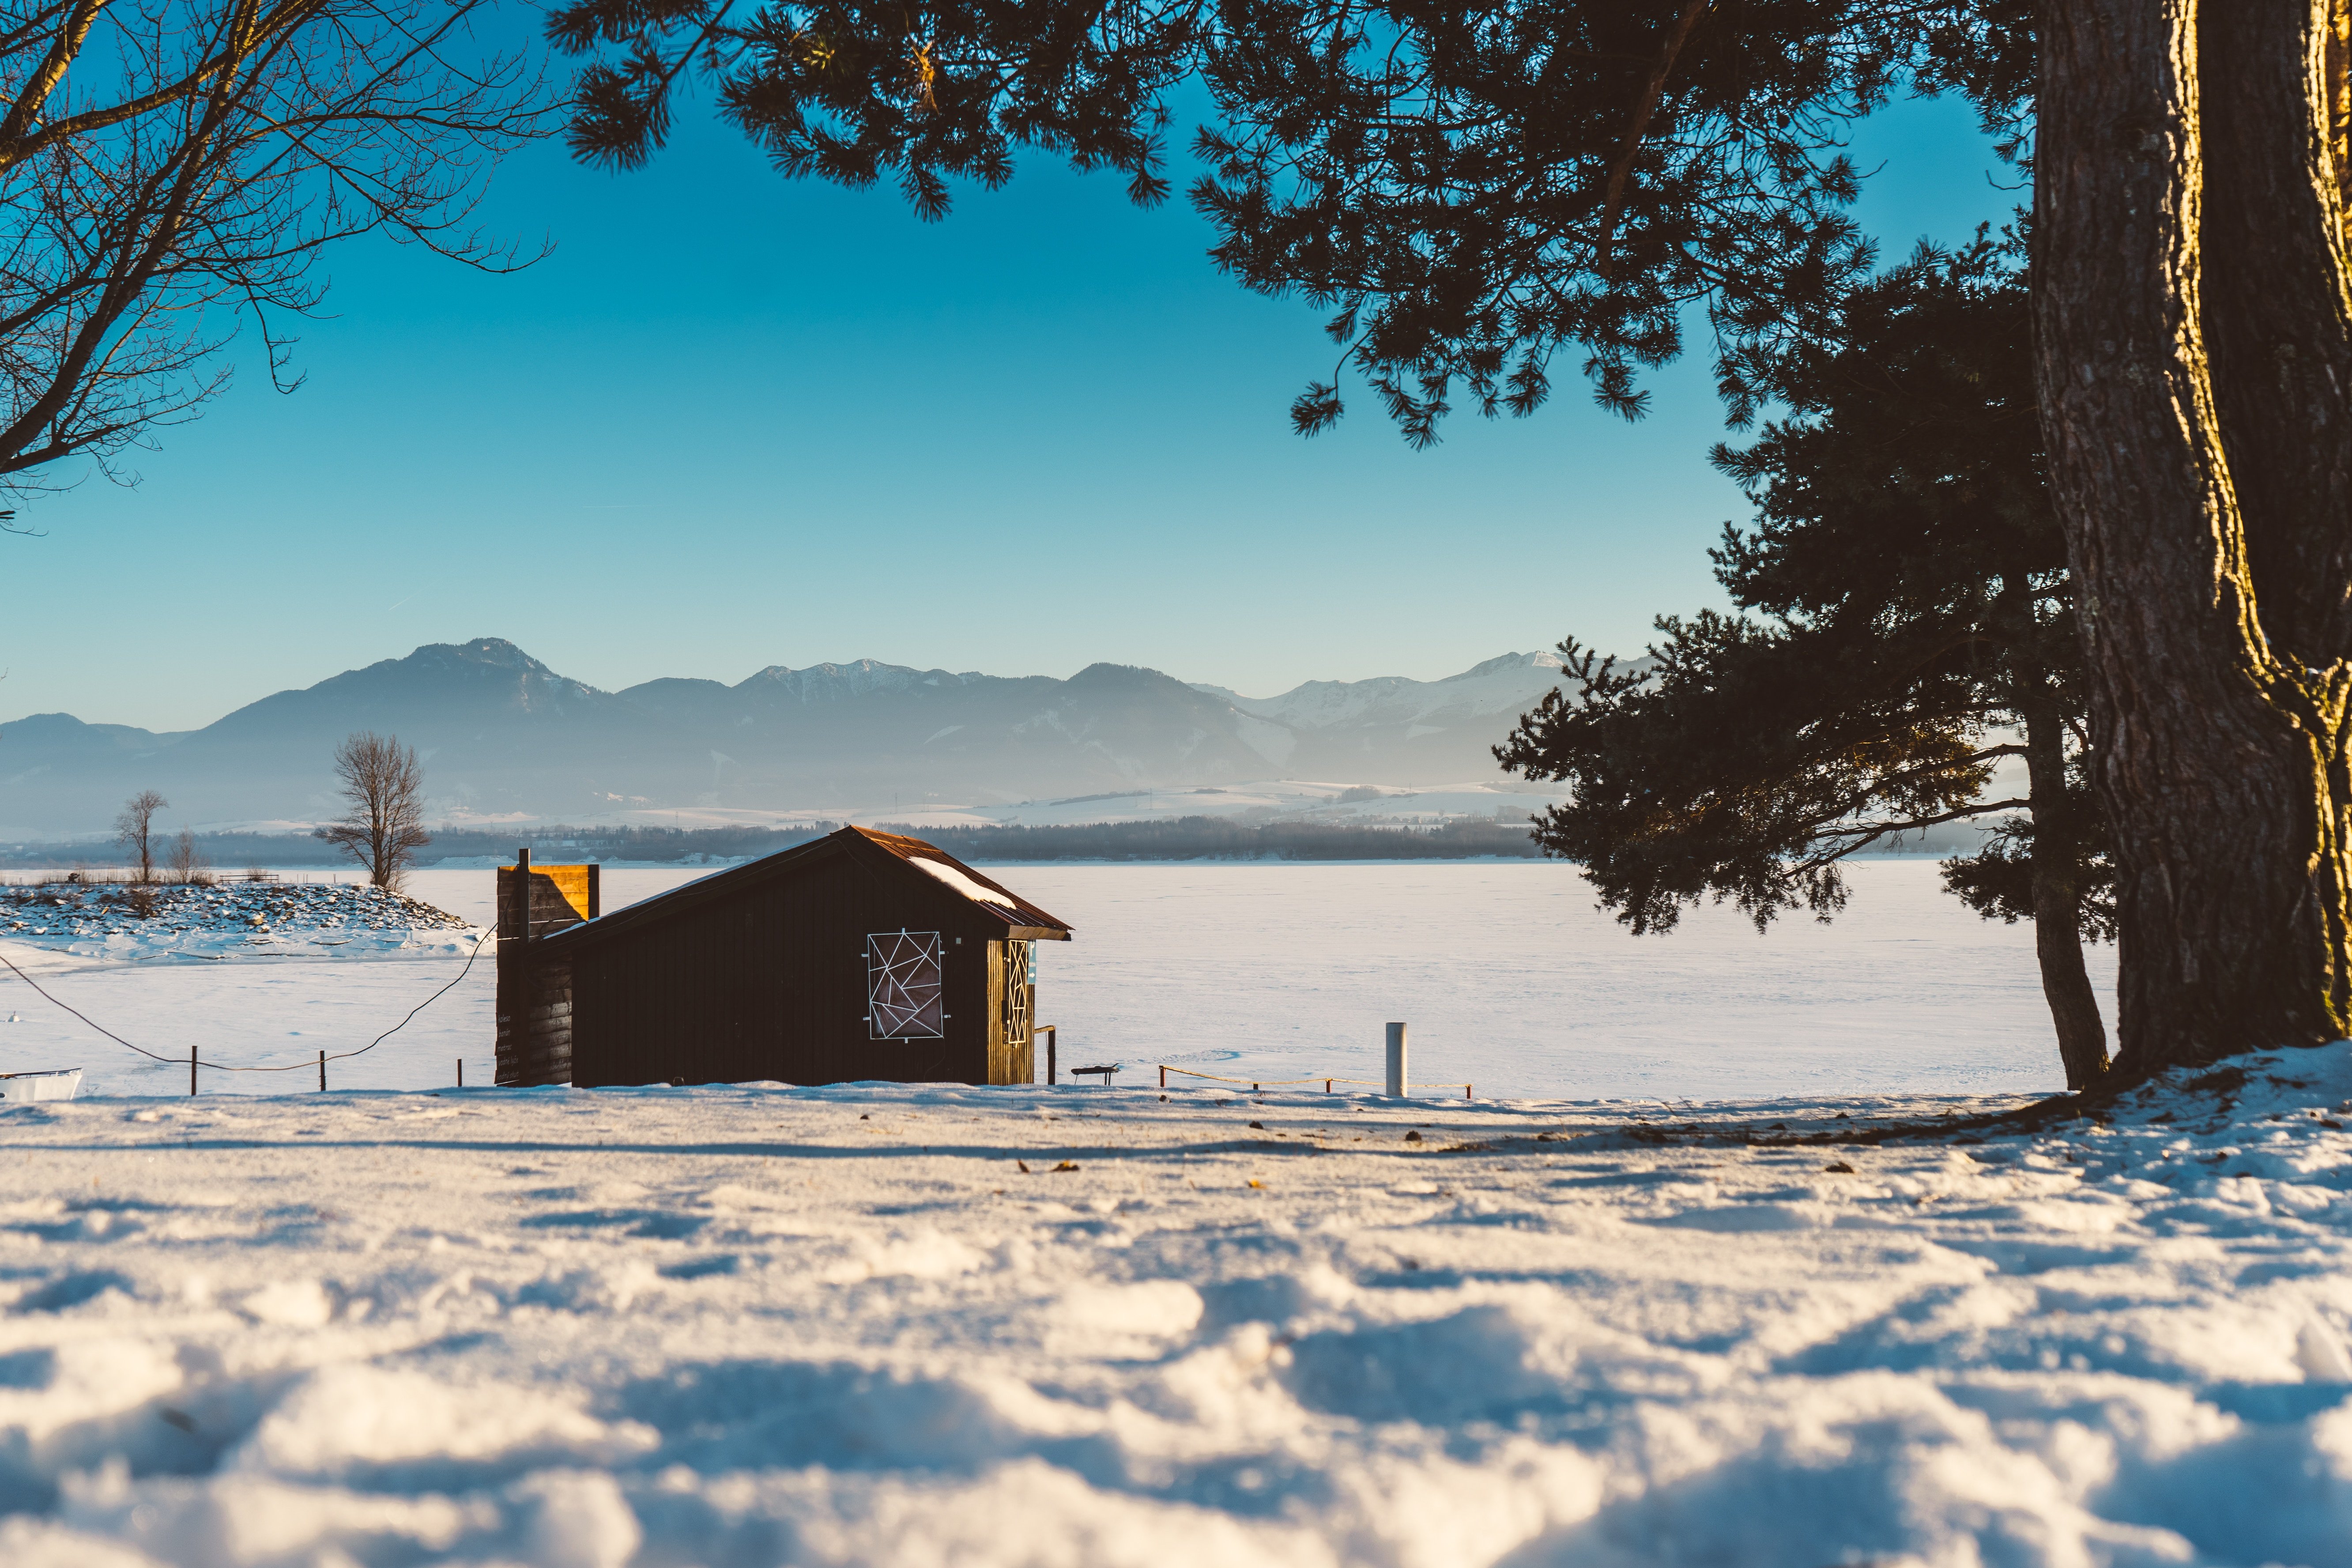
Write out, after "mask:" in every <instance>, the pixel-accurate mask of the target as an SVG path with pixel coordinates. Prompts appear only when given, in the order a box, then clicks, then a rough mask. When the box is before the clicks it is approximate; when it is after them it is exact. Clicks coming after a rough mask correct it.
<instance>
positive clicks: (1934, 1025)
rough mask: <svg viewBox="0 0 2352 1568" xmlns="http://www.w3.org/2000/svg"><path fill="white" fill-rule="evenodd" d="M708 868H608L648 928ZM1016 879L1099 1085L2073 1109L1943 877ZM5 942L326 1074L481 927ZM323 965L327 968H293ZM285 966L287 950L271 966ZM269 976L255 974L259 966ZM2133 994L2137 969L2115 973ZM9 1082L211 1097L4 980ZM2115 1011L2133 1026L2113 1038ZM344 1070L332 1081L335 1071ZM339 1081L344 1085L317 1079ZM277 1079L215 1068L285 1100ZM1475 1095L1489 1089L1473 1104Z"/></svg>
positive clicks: (442, 1054) (1412, 868)
mask: <svg viewBox="0 0 2352 1568" xmlns="http://www.w3.org/2000/svg"><path fill="white" fill-rule="evenodd" d="M706 874H707V873H706V872H703V871H678V870H618V869H608V870H607V871H606V872H605V873H604V900H605V907H606V908H608V909H619V908H622V907H624V906H625V905H626V904H628V903H630V902H633V901H635V900H637V899H640V898H644V897H646V896H647V895H648V894H650V893H653V892H656V891H659V890H661V889H666V888H670V887H675V886H677V885H678V884H679V883H681V882H684V881H686V880H688V879H691V878H693V877H696V876H700V875H706ZM994 874H995V875H996V876H997V877H998V878H999V879H1000V880H1003V882H1004V883H1005V884H1006V885H1007V886H1009V887H1011V888H1013V889H1015V890H1016V891H1018V892H1020V893H1022V894H1024V896H1026V897H1029V898H1031V899H1034V900H1036V901H1037V902H1038V903H1040V904H1042V905H1043V906H1044V907H1045V908H1046V909H1048V910H1052V911H1053V912H1054V913H1055V914H1056V915H1059V916H1060V917H1062V918H1063V919H1064V920H1066V921H1071V922H1072V923H1073V924H1075V925H1076V928H1077V935H1076V940H1075V941H1073V942H1068V943H1066V944H1063V943H1054V944H1051V945H1045V944H1041V949H1042V951H1041V952H1040V953H1039V955H1038V964H1039V970H1040V977H1039V987H1038V1001H1039V1009H1040V1013H1041V1016H1042V1017H1041V1021H1043V1022H1045V1023H1051V1024H1055V1025H1058V1026H1060V1029H1061V1036H1060V1041H1061V1051H1062V1060H1063V1061H1064V1063H1065V1064H1066V1065H1070V1066H1079V1065H1086V1064H1090V1063H1093V1062H1097V1061H1104V1060H1115V1061H1125V1062H1128V1063H1130V1064H1138V1065H1140V1064H1146V1063H1151V1062H1159V1061H1166V1062H1171V1063H1175V1064H1177V1065H1179V1066H1182V1067H1189V1068H1193V1069H1194V1070H1197V1071H1202V1072H1212V1073H1219V1074H1223V1075H1227V1076H1233V1077H1242V1078H1251V1077H1255V1078H1260V1079H1282V1078H1307V1077H1310V1076H1311V1077H1316V1078H1321V1077H1323V1076H1325V1075H1338V1076H1340V1077H1353V1078H1362V1079H1379V1078H1380V1076H1381V1041H1382V1037H1383V1026H1384V1025H1385V1023H1386V1022H1387V1021H1388V1020H1390V1019H1391V1018H1401V1019H1403V1020H1404V1021H1405V1022H1406V1023H1407V1024H1408V1025H1409V1026H1411V1030H1412V1059H1413V1073H1414V1077H1415V1078H1416V1079H1418V1080H1421V1081H1425V1082H1428V1083H1431V1084H1437V1083H1443V1082H1448V1081H1450V1082H1453V1083H1455V1084H1460V1083H1463V1082H1465V1081H1467V1082H1471V1083H1474V1084H1475V1086H1476V1087H1477V1089H1478V1092H1479V1093H1480V1094H1481V1095H1482V1096H1483V1095H1497V1094H1499V1095H1537V1096H1545V1097H1551V1096H1566V1097H1575V1098H1585V1097H1591V1096H1612V1097H1613V1096H1633V1095H1650V1096H1655V1097H1659V1098H1662V1099H1678V1098H1693V1099H1700V1100H1710V1099H1723V1098H1727V1097H1743V1096H1744V1097H1753V1096H1759V1095H1770V1094H1807V1095H1822V1094H1842V1093H1895V1092H1938V1093H1987V1092H2024V1093H2030V1092H2044V1091H2050V1090H2054V1089H2058V1088H2059V1087H2061V1084H2062V1079H2060V1077H2059V1074H2058V1060H2057V1050H2056V1047H2055V1046H2054V1044H2053V1041H2052V1037H2051V1032H2050V1022H2049V1015H2048V1013H2047V1010H2046V1009H2045V1007H2044V1005H2043V1003H2042V994H2041V985H2040V982H2039V980H2038V978H2037V976H2036V973H2035V970H2034V965H2033V937H2032V930H2031V928H2029V927H2025V926H2002V925H1997V924H1990V923H1988V922H1986V921H1980V920H1979V919H1977V918H1976V917H1975V916H1973V915H1971V914H1969V912H1968V911H1967V910H1964V909H1962V908H1961V907H1960V906H1959V905H1958V903H1957V902H1956V901H1955V900H1952V899H1950V898H1948V897H1947V896H1946V895H1945V894H1944V893H1943V892H1942V891H1940V889H1939V888H1938V885H1937V875H1936V868H1935V867H1934V866H1933V864H1931V863H1927V862H1923V861H1902V860H1880V861H1865V862H1863V863H1860V864H1858V865H1856V866H1855V867H1854V868H1853V882H1854V889H1855V890H1854V899H1853V906H1852V907H1851V908H1850V909H1849V910H1848V911H1847V912H1846V913H1845V914H1844V915H1843V917H1842V918H1841V919H1840V920H1838V921H1836V922H1835V923H1834V924H1831V925H1826V926H1824V925H1819V924H1816V923H1814V922H1812V921H1804V920H1800V921H1783V922H1782V923H1781V924H1780V925H1779V926H1777V927H1775V928H1774V929H1773V930H1772V931H1771V932H1770V933H1769V935H1767V936H1763V937H1759V936H1758V935H1757V934H1756V932H1755V931H1754V930H1753V929H1752V928H1751V927H1750V926H1749V925H1748V923H1747V922H1746V921H1744V920H1741V919H1740V918H1739V917H1738V914H1737V913H1736V912H1734V911H1730V910H1715V909H1709V910H1700V911H1698V912H1697V913H1695V914H1693V915H1691V916H1689V917H1688V918H1687V919H1686V920H1685V922H1684V925H1683V927H1682V929H1681V930H1679V931H1675V933H1673V934H1672V935H1669V936H1664V937H1643V938H1635V937H1632V936H1628V935H1627V934H1625V932H1624V931H1623V930H1622V928H1621V927H1619V926H1618V925H1617V924H1616V923H1615V922H1614V921H1612V920H1611V919H1610V918H1609V917H1608V916H1606V915H1604V914H1601V913H1599V912H1598V911H1596V910H1594V909H1593V907H1592V895H1591V889H1588V888H1587V887H1586V886H1585V884H1584V883H1583V881H1582V879H1580V878H1579V877H1578V876H1577V875H1576V873H1575V872H1574V871H1573V870H1572V869H1571V868H1568V867H1566V866H1563V865H1560V864H1559V863H1557V862H1542V861H1502V862H1495V861H1486V862H1475V863H1468V864H1447V863H1426V862H1424V863H1405V864H1394V863H1390V864H1381V865H1320V864H1318V865H1296V864H1282V863H1270V862H1269V863H1240V864H1234V863H1223V864H1217V863H1192V864H1180V865H1140V866H1125V865H1121V866H1066V865H1048V866H1009V867H999V868H995V871H994ZM491 882H492V878H491V874H490V873H489V872H488V870H470V871H425V872H421V873H419V874H418V875H417V876H416V877H415V879H414V880H413V882H412V883H411V885H410V890H411V891H412V892H413V893H414V894H415V896H416V897H418V898H419V899H421V900H425V902H427V903H429V904H432V905H435V906H436V907H438V908H440V909H443V910H448V911H450V912H451V913H452V914H454V915H456V916H457V917H458V918H459V920H460V921H465V922H470V923H471V924H474V925H479V924H481V923H484V922H487V921H489V920H490V918H491V913H492V910H491V899H492V894H491ZM61 945H62V946H65V947H71V946H72V945H74V944H73V943H72V942H64V943H62V944H61V943H59V942H57V941H54V940H48V939H44V940H43V941H39V942H36V941H32V940H28V939H26V938H24V937H16V938H11V937H9V936H8V935H6V934H5V932H0V952H5V953H7V954H8V955H9V956H11V957H13V958H14V959H15V960H16V962H17V963H20V964H26V965H28V966H32V965H40V966H43V967H42V969H40V970H37V973H41V976H42V984H44V985H47V986H48V987H49V988H50V990H51V991H52V992H53V993H54V994H56V995H57V997H58V1000H60V1001H61V1002H65V1003H68V1004H69V1005H73V1006H76V1007H79V1008H80V1009H81V1010H82V1011H83V1012H85V1013H87V1014H89V1016H90V1017H91V1018H93V1019H95V1020H96V1021H97V1022H98V1023H100V1024H102V1025H104V1026H106V1027H108V1028H110V1029H112V1030H113V1031H115V1032H116V1033H117V1034H120V1035H121V1036H123V1037H125V1038H128V1039H131V1040H132V1041H135V1042H136V1043H138V1044H140V1045H142V1046H144V1047H147V1048H148V1049H150V1050H153V1051H156V1052H158V1053H159V1054H161V1055H163V1056H166V1057H170V1058H176V1059H177V1061H178V1062H180V1063H184V1061H185V1059H186V1056H187V1052H188V1049H189V1047H191V1046H194V1047H197V1048H199V1049H200V1050H201V1051H202V1052H203V1055H204V1058H205V1060H206V1061H221V1062H233V1063H239V1064H244V1065H247V1066H255V1067H276V1068H285V1069H287V1074H288V1075H299V1074H301V1073H302V1072H304V1071H305V1070H306V1069H304V1068H303V1067H302V1065H301V1064H303V1063H306V1062H315V1059H316V1057H317V1054H318V1052H319V1051H320V1050H321V1049H324V1050H327V1051H329V1052H335V1051H342V1050H350V1049H352V1048H354V1047H359V1046H362V1045H365V1044H366V1043H367V1042H368V1041H369V1040H371V1039H373V1038H374V1037H376V1036H377V1035H379V1034H380V1033H382V1032H383V1030H384V1029H386V1028H389V1027H390V1026H392V1025H393V1024H394V1023H395V1022H397V1021H398V1020H399V1018H400V1017H401V1016H402V1015H403V1014H404V1013H406V1012H407V1011H408V1010H409V1009H410V1008H412V1007H414V1006H415V1005H417V1004H418V1003H419V1002H422V1001H424V1000H425V998H426V997H428V996H430V995H432V994H433V993H435V992H436V991H437V990H439V989H440V988H441V987H442V986H443V985H445V984H448V982H449V981H450V980H451V979H453V978H455V977H456V976H457V974H458V973H460V971H461V970H462V969H463V966H464V964H465V962H466V954H467V951H468V950H469V948H470V945H471V942H470V937H469V936H468V934H467V932H466V931H457V930H448V931H420V932H417V933H415V935H414V936H413V937H412V938H410V939H409V940H407V941H406V942H399V943H394V944H392V945H389V946H387V947H383V948H375V947H371V946H369V945H367V944H352V945H346V946H341V947H333V948H320V947H316V946H310V947H307V948H306V947H304V946H302V945H301V943H300V942H299V941H298V940H297V939H296V936H295V934H294V933H292V932H290V931H289V934H288V936H287V939H286V940H285V942H282V943H279V944H276V945H273V946H268V947H264V946H257V945H254V944H250V943H245V942H229V943H228V944H227V945H226V946H225V947H215V948H214V949H211V950H208V952H209V953H211V954H214V955H217V954H218V953H221V952H233V953H235V954H236V955H237V956H236V958H235V959H231V960H228V961H224V962H198V961H197V960H196V959H195V958H194V957H192V956H189V955H187V954H181V953H172V952H154V953H152V954H150V955H149V956H147V957H144V958H142V957H138V956H135V955H125V954H116V955H113V956H108V955H106V954H103V953H90V954H85V955H76V954H72V953H65V952H59V951H58V948H59V947H60V946H61ZM304 952H307V953H309V954H310V955H311V956H289V954H295V953H304ZM265 955H266V956H265ZM248 959H249V960H250V961H249V962H248V961H247V960H248ZM2091 963H2092V966H2093V974H2094V976H2095V978H2096V979H2097V980H2098V981H2099V984H2100V985H2101V987H2102V991H2103V994H2104V993H2105V991H2106V990H2107V988H2108V987H2109V986H2111V984H2112V977H2113V974H2114V950H2113V949H2111V948H2095V949H2093V950H2092V952H2091ZM492 967H493V966H492V962H491V959H490V956H489V954H488V952H485V953H484V954H483V955H482V958H481V960H480V961H479V962H478V963H476V964H475V966H474V969H473V971H472V973H470V974H468V975H467V978H466V980H465V982H464V983H463V984H460V985H459V986H458V987H457V989H456V990H454V991H452V992H450V993H449V994H448V995H446V996H445V997H443V998H442V999H441V1000H439V1001H437V1002H436V1003H434V1004H433V1005H431V1006H430V1007H428V1008H426V1009H425V1011H424V1012H423V1013H421V1014H419V1015H418V1016H417V1017H416V1019H415V1022H413V1023H411V1024H410V1025H409V1026H407V1027H406V1028H404V1030H402V1031H401V1033H400V1034H398V1035H396V1036H394V1037H393V1038H392V1039H390V1040H388V1041H386V1042H385V1043H384V1044H383V1046H381V1047H377V1048H376V1049H374V1050H373V1051H372V1052H370V1053H369V1054H368V1055H366V1056H364V1057H360V1058H354V1059H352V1060H349V1061H343V1062H337V1063H334V1064H332V1065H331V1069H330V1075H329V1082H330V1084H331V1086H333V1087H335V1088H338V1089H346V1088H348V1089H430V1088H437V1087H439V1086H441V1085H444V1084H450V1083H454V1082H455V1081H456V1079H457V1062H458V1060H459V1059H460V1058H462V1059H463V1060H464V1062H465V1064H466V1069H465V1070H466V1081H467V1082H468V1083H487V1082H488V1081H489V1080H490V1073H491V1065H492V1064H491V1055H490V1040H491V1026H490V1000H491V990H492V986H491V982H492ZM0 987H5V988H6V992H7V994H0V1071H21V1070H26V1069H30V1068H54V1067H82V1068H88V1069H89V1079H88V1083H89V1090H90V1091H91V1092H93V1093H108V1094H184V1093H185V1091H186V1089H187V1073H186V1068H185V1067H184V1065H167V1064H161V1063H153V1062H148V1061H145V1060H143V1059H142V1058H138V1057H135V1056H132V1055H131V1053H130V1052H127V1051H125V1050H123V1049H122V1048H121V1047H119V1046H115V1045H111V1044H109V1043H108V1042H106V1041H105V1040H103V1039H101V1038H100V1037H98V1036H97V1035H95V1034H94V1033H92V1032H91V1031H90V1030H89V1028H87V1027H86V1026H83V1025H81V1024H79V1022H77V1021H76V1020H74V1019H73V1018H72V1017H70V1016H68V1015H66V1014H64V1013H62V1012H60V1011H58V1009H56V1008H54V1007H51V1006H50V1005H48V1004H47V1003H45V1002H43V1001H42V1000H41V999H40V998H39V997H37V996H35V995H34V994H32V993H31V992H30V991H29V990H27V989H26V988H25V987H24V986H23V984H21V983H20V982H18V981H16V979H15V977H14V976H11V975H7V974H5V973H0ZM2110 1016H2112V1014H2111V1015H2110ZM307 1070H310V1071H311V1072H315V1068H311V1069H307ZM312 1081H315V1079H313V1080H312ZM285 1082H286V1079H285V1078H284V1077H279V1076H275V1075H245V1076H237V1075H231V1074H226V1073H222V1074H209V1073H208V1074H206V1075H205V1079H204V1085H205V1089H206V1091H207V1092H211V1091H216V1090H217V1091H254V1092H275V1091H276V1090H277V1089H279V1088H281V1087H283V1086H284V1084H285ZM1455 1092H1457V1093H1458V1092H1459V1090H1458V1089H1457V1090H1456V1091H1455Z"/></svg>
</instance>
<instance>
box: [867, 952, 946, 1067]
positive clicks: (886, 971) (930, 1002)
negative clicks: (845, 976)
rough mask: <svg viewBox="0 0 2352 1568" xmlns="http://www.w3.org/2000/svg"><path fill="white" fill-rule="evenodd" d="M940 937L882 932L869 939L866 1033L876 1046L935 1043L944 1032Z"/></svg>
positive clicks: (943, 987)
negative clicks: (882, 1043) (893, 1042)
mask: <svg viewBox="0 0 2352 1568" xmlns="http://www.w3.org/2000/svg"><path fill="white" fill-rule="evenodd" d="M944 991H945V985H944V984H943V982H942V977H941V971H940V933H939V932H937V931H877V932H875V933H874V934H872V935H870V936H868V937H867V938H866V1033H867V1034H868V1035H869V1036H870V1037H872V1038H874V1039H877V1040H936V1039H940V1038H943V1037H945V1035H946V1033H947V1031H946V1029H945V1028H943V1027H942V1024H943V1023H944V1021H945V1014H944V1013H942V1012H941V1010H940V1007H941V1002H942V994H943V992H944Z"/></svg>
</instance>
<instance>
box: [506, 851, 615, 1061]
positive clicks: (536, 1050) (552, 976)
mask: <svg viewBox="0 0 2352 1568" xmlns="http://www.w3.org/2000/svg"><path fill="white" fill-rule="evenodd" d="M597 871H598V868H596V867H594V866H543V867H533V868H530V872H529V874H528V879H527V880H526V878H525V876H524V875H522V874H520V873H519V872H518V869H517V868H515V867H512V866H501V867H499V871H498V879H499V881H498V905H499V982H498V999H497V1003H496V1011H497V1018H498V1025H497V1028H498V1081H499V1083H500V1084H510V1085H515V1086H523V1085H530V1084H558V1083H570V1082H571V1081H572V964H571V963H570V961H569V960H568V959H566V958H564V957H562V955H561V954H558V955H556V956H554V957H549V956H548V955H546V954H544V953H542V952H540V951H539V944H538V943H537V942H529V941H526V940H525V930H526V928H525V924H524V910H525V908H526V903H525V890H526V889H527V890H528V909H529V913H530V924H529V928H528V929H529V933H530V935H531V936H541V937H543V936H547V935H549V934H551V933H552V932H554V931H563V930H567V929H569V928H570V927H572V926H575V925H578V924H580V923H582V921H584V920H586V919H588V918H589V917H590V915H591V914H592V913H593V911H595V910H597V907H598V905H599V903H600V901H601V897H602V892H603V889H602V888H601V886H600V883H601V880H602V879H601V878H599V877H598V875H597Z"/></svg>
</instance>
